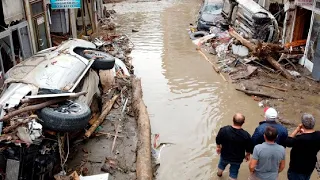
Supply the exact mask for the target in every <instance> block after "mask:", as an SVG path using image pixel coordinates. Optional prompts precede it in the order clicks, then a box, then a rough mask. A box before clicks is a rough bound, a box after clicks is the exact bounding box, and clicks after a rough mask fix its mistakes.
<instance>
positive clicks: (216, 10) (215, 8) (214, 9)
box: [203, 4, 222, 14]
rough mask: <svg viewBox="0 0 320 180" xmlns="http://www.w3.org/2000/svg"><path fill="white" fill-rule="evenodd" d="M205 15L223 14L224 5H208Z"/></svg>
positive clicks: (205, 8)
mask: <svg viewBox="0 0 320 180" xmlns="http://www.w3.org/2000/svg"><path fill="white" fill-rule="evenodd" d="M203 12H204V13H207V14H220V13H221V12H222V5H221V4H208V5H207V6H205V7H204V10H203Z"/></svg>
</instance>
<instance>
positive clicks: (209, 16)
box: [201, 13, 223, 23]
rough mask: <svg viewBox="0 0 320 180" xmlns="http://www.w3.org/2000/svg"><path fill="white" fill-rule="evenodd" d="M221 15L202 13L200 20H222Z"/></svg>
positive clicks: (212, 21)
mask: <svg viewBox="0 0 320 180" xmlns="http://www.w3.org/2000/svg"><path fill="white" fill-rule="evenodd" d="M222 19H223V17H222V16H221V15H220V14H208V13H204V14H202V15H201V20H202V21H205V22H211V23H215V22H217V21H219V20H222Z"/></svg>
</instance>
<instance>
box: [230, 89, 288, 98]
mask: <svg viewBox="0 0 320 180" xmlns="http://www.w3.org/2000/svg"><path fill="white" fill-rule="evenodd" d="M236 90H237V91H241V92H243V93H245V94H247V95H250V96H251V95H253V96H259V97H266V98H271V99H283V98H280V97H275V96H272V95H269V94H265V93H262V92H257V91H248V90H243V89H239V88H236Z"/></svg>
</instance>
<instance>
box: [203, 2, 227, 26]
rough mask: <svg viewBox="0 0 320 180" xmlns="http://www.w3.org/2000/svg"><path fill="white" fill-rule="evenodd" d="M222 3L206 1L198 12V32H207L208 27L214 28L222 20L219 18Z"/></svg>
mask: <svg viewBox="0 0 320 180" xmlns="http://www.w3.org/2000/svg"><path fill="white" fill-rule="evenodd" d="M222 5H223V1H221V0H206V1H204V3H203V5H202V6H201V8H200V11H199V18H198V24H197V29H198V30H199V31H202V30H204V31H209V30H210V27H212V26H215V25H216V24H217V23H218V22H220V21H221V20H223V17H222V16H221V11H222Z"/></svg>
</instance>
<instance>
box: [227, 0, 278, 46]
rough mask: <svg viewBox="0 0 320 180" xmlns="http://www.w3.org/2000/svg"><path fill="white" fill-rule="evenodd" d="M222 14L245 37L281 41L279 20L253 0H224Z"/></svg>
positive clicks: (265, 40)
mask: <svg viewBox="0 0 320 180" xmlns="http://www.w3.org/2000/svg"><path fill="white" fill-rule="evenodd" d="M222 15H223V16H224V17H225V19H227V21H228V23H229V24H231V25H232V26H233V28H234V29H235V30H236V31H237V32H238V33H241V34H242V35H243V36H244V37H245V38H248V39H258V40H262V41H264V42H278V41H279V27H278V23H277V20H276V19H275V17H274V16H273V15H272V14H271V13H270V12H269V11H267V10H266V9H264V8H263V7H261V6H260V5H259V4H258V3H256V2H255V1H253V0H224V3H223V9H222Z"/></svg>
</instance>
